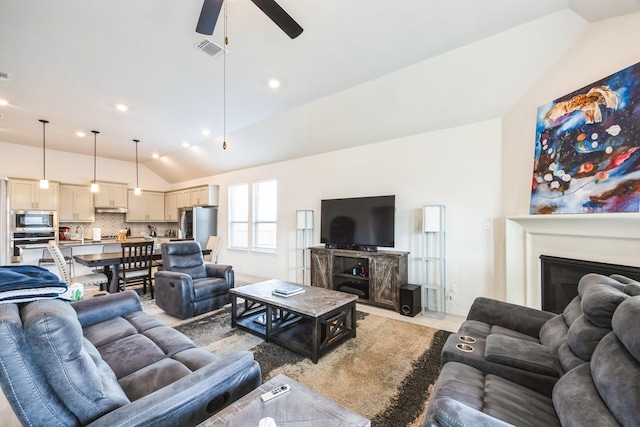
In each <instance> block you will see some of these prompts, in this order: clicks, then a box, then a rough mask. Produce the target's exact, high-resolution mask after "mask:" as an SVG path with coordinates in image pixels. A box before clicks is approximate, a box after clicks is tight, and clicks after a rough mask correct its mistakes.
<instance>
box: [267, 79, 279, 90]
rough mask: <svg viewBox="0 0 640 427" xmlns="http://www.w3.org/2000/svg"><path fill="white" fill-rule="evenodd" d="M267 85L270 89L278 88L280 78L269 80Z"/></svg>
mask: <svg viewBox="0 0 640 427" xmlns="http://www.w3.org/2000/svg"><path fill="white" fill-rule="evenodd" d="M269 87H270V88H271V89H278V88H279V87H280V80H277V79H271V80H269Z"/></svg>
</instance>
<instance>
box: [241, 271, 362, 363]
mask: <svg viewBox="0 0 640 427" xmlns="http://www.w3.org/2000/svg"><path fill="white" fill-rule="evenodd" d="M287 285H292V283H289V282H285V281H283V280H268V281H266V282H260V283H254V284H252V285H246V286H242V287H240V288H232V289H230V290H229V294H231V297H232V298H231V305H232V310H231V326H233V327H237V328H239V329H243V330H245V331H247V332H250V333H252V334H254V335H258V336H259V337H261V338H264V339H265V340H266V341H269V342H274V343H276V344H278V345H281V346H282V347H284V348H287V349H289V350H291V351H295V352H296V353H299V354H301V355H303V356H305V357H308V358H310V359H311V360H312V361H313V363H318V359H319V358H320V356H322V355H323V354H325V353H327V352H328V351H330V350H332V349H333V348H335V347H337V346H338V345H340V344H341V343H343V342H344V341H346V340H348V339H349V338H354V337H355V336H356V300H357V299H358V297H357V296H356V295H352V294H347V293H344V292H338V291H332V290H329V289H324V288H318V287H315V286H303V285H298V286H302V287H303V288H304V290H305V291H304V292H303V293H301V294H298V295H294V296H291V297H287V298H285V297H281V296H276V295H273V294H272V291H273V290H274V289H276V288H280V287H283V286H287ZM239 298H241V299H242V300H243V302H242V303H238V299H239ZM266 319H270V321H266Z"/></svg>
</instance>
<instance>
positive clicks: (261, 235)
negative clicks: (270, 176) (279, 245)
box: [229, 180, 278, 252]
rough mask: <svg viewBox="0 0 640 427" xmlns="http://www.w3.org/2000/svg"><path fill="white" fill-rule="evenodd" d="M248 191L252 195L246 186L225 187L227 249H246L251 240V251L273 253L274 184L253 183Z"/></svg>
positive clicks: (275, 217)
mask: <svg viewBox="0 0 640 427" xmlns="http://www.w3.org/2000/svg"><path fill="white" fill-rule="evenodd" d="M251 190H252V196H250V195H249V184H238V185H231V186H229V247H230V248H232V249H246V250H248V249H249V242H250V241H251V250H254V251H262V252H275V250H276V241H277V236H276V234H277V233H276V232H277V221H278V181H276V180H269V181H260V182H255V183H253V185H252V187H251ZM250 207H251V218H249V212H250V210H249V209H250ZM250 222H251V227H249V223H250ZM250 233H251V235H249V234H250Z"/></svg>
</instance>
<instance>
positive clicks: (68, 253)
mask: <svg viewBox="0 0 640 427" xmlns="http://www.w3.org/2000/svg"><path fill="white" fill-rule="evenodd" d="M58 248H60V252H62V256H63V257H64V261H65V262H66V263H67V265H68V266H69V272H70V273H72V274H75V273H76V268H75V264H74V263H73V248H72V247H66V246H65V247H60V246H58ZM46 264H55V261H54V260H53V255H51V251H50V250H49V248H44V249H43V250H42V258H40V259H39V260H38V265H40V266H42V265H46Z"/></svg>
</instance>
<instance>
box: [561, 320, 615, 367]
mask: <svg viewBox="0 0 640 427" xmlns="http://www.w3.org/2000/svg"><path fill="white" fill-rule="evenodd" d="M609 332H611V329H610V328H600V327H598V326H596V325H594V324H593V323H591V322H590V321H589V319H587V316H586V315H582V316H580V317H578V318H577V319H576V321H575V322H573V324H572V325H571V327H570V328H569V333H568V334H567V343H568V344H569V346H570V347H571V350H572V351H573V352H574V353H575V355H576V356H578V357H579V358H581V359H583V360H585V361H589V360H591V355H592V354H593V351H594V350H595V349H596V346H597V345H598V343H599V342H600V340H601V339H602V338H603V337H604V336H605V335H607V334H608V333H609Z"/></svg>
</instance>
